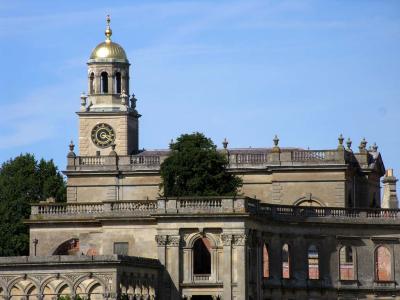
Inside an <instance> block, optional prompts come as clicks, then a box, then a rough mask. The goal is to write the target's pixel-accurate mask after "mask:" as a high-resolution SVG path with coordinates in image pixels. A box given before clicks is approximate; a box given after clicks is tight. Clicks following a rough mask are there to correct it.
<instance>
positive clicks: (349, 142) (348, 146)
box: [346, 138, 353, 151]
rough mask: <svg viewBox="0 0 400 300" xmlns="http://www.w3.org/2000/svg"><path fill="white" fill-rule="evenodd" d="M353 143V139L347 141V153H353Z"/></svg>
mask: <svg viewBox="0 0 400 300" xmlns="http://www.w3.org/2000/svg"><path fill="white" fill-rule="evenodd" d="M352 143H353V142H352V141H351V139H350V138H347V141H346V146H347V151H352V150H351V144H352Z"/></svg>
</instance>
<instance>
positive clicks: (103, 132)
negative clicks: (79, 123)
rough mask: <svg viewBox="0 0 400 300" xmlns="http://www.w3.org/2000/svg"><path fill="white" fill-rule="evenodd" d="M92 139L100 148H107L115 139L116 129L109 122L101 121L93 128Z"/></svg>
mask: <svg viewBox="0 0 400 300" xmlns="http://www.w3.org/2000/svg"><path fill="white" fill-rule="evenodd" d="M92 141H93V143H94V144H95V145H96V146H97V147H100V148H107V147H109V146H111V145H112V144H113V143H114V141H115V133H114V129H112V127H111V126H110V125H108V124H105V123H100V124H97V125H96V126H94V128H93V129H92Z"/></svg>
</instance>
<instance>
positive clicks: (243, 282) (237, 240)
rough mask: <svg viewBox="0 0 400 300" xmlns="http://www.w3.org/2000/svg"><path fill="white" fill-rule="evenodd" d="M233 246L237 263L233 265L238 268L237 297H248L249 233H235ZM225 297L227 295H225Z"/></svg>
mask: <svg viewBox="0 0 400 300" xmlns="http://www.w3.org/2000/svg"><path fill="white" fill-rule="evenodd" d="M233 246H234V247H235V249H236V255H237V256H236V264H235V265H234V266H233V267H234V268H236V270H237V277H238V278H237V287H238V288H237V290H238V293H237V299H248V289H247V281H248V280H247V279H248V278H247V277H248V274H247V265H248V261H247V255H246V254H247V235H246V234H235V235H234V236H233ZM224 298H225V297H224Z"/></svg>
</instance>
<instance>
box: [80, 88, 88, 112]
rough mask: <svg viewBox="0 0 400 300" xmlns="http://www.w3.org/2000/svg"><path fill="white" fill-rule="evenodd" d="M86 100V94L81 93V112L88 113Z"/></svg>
mask: <svg viewBox="0 0 400 300" xmlns="http://www.w3.org/2000/svg"><path fill="white" fill-rule="evenodd" d="M86 99H87V96H86V94H85V92H82V93H81V111H86Z"/></svg>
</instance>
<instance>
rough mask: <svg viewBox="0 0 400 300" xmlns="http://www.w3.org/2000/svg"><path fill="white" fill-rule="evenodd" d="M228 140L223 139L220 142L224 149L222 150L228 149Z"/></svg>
mask: <svg viewBox="0 0 400 300" xmlns="http://www.w3.org/2000/svg"><path fill="white" fill-rule="evenodd" d="M228 144H229V142H228V140H227V139H226V138H224V140H223V141H222V146H223V147H224V149H226V148H228Z"/></svg>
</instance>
